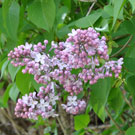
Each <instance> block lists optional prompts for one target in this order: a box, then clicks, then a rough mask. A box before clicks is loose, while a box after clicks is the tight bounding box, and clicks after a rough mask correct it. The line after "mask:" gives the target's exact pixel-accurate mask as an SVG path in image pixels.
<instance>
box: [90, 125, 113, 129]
mask: <svg viewBox="0 0 135 135" xmlns="http://www.w3.org/2000/svg"><path fill="white" fill-rule="evenodd" d="M110 127H111V124H105V125H100V126H89V127H88V128H90V129H91V130H96V129H104V128H105V129H106V128H110Z"/></svg>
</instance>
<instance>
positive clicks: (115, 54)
mask: <svg viewBox="0 0 135 135" xmlns="http://www.w3.org/2000/svg"><path fill="white" fill-rule="evenodd" d="M132 38H133V36H132V35H131V36H130V38H129V40H128V41H127V42H126V44H125V45H124V46H123V47H122V48H121V49H120V50H119V51H117V52H116V53H114V54H113V55H112V56H111V57H115V56H117V55H118V54H119V53H120V52H121V51H123V50H124V49H125V48H126V47H127V46H128V44H129V43H130V41H131V40H132Z"/></svg>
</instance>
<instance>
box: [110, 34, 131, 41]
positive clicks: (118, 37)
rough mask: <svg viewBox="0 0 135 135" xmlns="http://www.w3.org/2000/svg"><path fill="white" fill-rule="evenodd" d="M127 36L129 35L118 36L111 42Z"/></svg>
mask: <svg viewBox="0 0 135 135" xmlns="http://www.w3.org/2000/svg"><path fill="white" fill-rule="evenodd" d="M127 36H129V34H125V35H120V36H117V37H114V38H113V39H112V40H118V39H121V38H125V37H127Z"/></svg>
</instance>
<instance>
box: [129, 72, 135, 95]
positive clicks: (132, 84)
mask: <svg viewBox="0 0 135 135" xmlns="http://www.w3.org/2000/svg"><path fill="white" fill-rule="evenodd" d="M127 87H128V90H129V91H130V93H131V94H133V95H135V75H132V76H130V77H128V78H127Z"/></svg>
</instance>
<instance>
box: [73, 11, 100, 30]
mask: <svg viewBox="0 0 135 135" xmlns="http://www.w3.org/2000/svg"><path fill="white" fill-rule="evenodd" d="M100 16H101V11H100V10H99V11H97V12H95V13H93V14H91V15H88V16H85V17H82V18H80V19H79V20H77V21H76V22H75V25H76V26H77V27H80V28H87V27H89V26H93V25H94V23H95V22H96V21H97V20H98V19H99V17H100Z"/></svg>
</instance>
